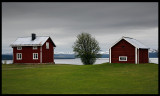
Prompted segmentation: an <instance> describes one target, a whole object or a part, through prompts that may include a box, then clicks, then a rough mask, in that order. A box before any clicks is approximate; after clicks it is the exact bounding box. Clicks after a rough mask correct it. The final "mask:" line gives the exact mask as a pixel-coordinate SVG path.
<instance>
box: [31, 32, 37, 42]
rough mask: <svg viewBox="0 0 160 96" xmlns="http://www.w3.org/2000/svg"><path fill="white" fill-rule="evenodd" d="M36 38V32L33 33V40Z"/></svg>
mask: <svg viewBox="0 0 160 96" xmlns="http://www.w3.org/2000/svg"><path fill="white" fill-rule="evenodd" d="M34 39H36V34H34V33H32V41H33V40H34Z"/></svg>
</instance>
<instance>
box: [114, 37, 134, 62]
mask: <svg viewBox="0 0 160 96" xmlns="http://www.w3.org/2000/svg"><path fill="white" fill-rule="evenodd" d="M119 56H127V61H119ZM111 62H112V63H135V47H134V46H133V45H131V44H130V43H128V42H127V41H125V40H124V39H122V40H121V41H119V42H118V43H117V44H115V45H114V46H113V47H112V48H111Z"/></svg>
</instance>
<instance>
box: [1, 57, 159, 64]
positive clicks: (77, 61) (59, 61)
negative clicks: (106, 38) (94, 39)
mask: <svg viewBox="0 0 160 96" xmlns="http://www.w3.org/2000/svg"><path fill="white" fill-rule="evenodd" d="M4 62H6V64H12V63H13V60H2V63H4ZM105 62H109V58H97V60H96V62H95V64H101V63H105ZM149 62H150V63H155V64H158V58H149ZM55 63H56V64H74V65H83V64H82V62H81V60H80V58H76V59H55Z"/></svg>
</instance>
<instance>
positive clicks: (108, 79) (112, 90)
mask: <svg viewBox="0 0 160 96" xmlns="http://www.w3.org/2000/svg"><path fill="white" fill-rule="evenodd" d="M2 94H158V64H109V63H104V64H99V65H51V64H50V65H13V64H12V65H11V64H10V65H9V64H8V65H6V64H3V65H2Z"/></svg>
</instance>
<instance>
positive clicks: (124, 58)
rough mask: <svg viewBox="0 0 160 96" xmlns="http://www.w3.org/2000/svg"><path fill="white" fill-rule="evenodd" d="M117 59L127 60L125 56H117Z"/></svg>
mask: <svg viewBox="0 0 160 96" xmlns="http://www.w3.org/2000/svg"><path fill="white" fill-rule="evenodd" d="M119 61H127V56H119Z"/></svg>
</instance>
